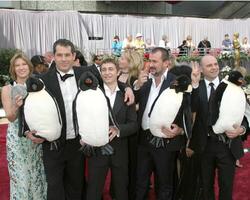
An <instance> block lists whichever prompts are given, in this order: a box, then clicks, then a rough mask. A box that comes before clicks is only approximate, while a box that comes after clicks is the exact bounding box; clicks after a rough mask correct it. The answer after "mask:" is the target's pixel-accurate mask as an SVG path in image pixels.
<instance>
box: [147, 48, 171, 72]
mask: <svg viewBox="0 0 250 200" xmlns="http://www.w3.org/2000/svg"><path fill="white" fill-rule="evenodd" d="M149 60H150V65H149V72H150V73H151V74H152V75H154V76H155V77H159V76H162V75H163V74H164V72H165V71H166V69H167V68H168V65H169V60H165V61H163V60H162V53H161V52H160V51H157V52H155V53H151V54H150V55H149Z"/></svg>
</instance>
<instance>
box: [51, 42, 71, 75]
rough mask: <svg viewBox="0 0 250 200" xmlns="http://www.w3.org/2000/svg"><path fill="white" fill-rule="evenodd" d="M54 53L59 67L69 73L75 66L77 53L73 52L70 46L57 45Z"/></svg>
mask: <svg viewBox="0 0 250 200" xmlns="http://www.w3.org/2000/svg"><path fill="white" fill-rule="evenodd" d="M55 49H56V51H55V55H54V59H55V63H56V67H57V69H59V70H60V71H62V72H64V73H67V72H68V71H69V70H70V69H71V68H72V66H73V64H74V60H75V53H72V50H71V47H70V46H61V45H57V46H56V48H55Z"/></svg>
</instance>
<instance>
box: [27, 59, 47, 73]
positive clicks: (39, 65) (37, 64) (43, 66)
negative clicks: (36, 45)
mask: <svg viewBox="0 0 250 200" xmlns="http://www.w3.org/2000/svg"><path fill="white" fill-rule="evenodd" d="M31 63H32V64H33V66H34V70H33V75H35V76H36V75H39V74H43V73H46V72H47V71H48V65H47V63H46V62H45V58H44V57H43V56H41V55H35V56H33V57H32V58H31Z"/></svg>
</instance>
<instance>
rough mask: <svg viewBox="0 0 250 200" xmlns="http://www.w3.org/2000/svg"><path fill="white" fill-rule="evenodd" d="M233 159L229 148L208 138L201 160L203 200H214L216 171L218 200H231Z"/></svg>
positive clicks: (214, 139)
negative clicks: (216, 175)
mask: <svg viewBox="0 0 250 200" xmlns="http://www.w3.org/2000/svg"><path fill="white" fill-rule="evenodd" d="M235 162H236V160H235V158H234V157H233V155H232V153H231V151H230V149H229V147H228V146H227V145H226V144H224V143H223V142H221V141H219V140H218V139H216V138H214V137H209V138H208V142H207V146H206V148H205V150H204V154H203V155H202V159H201V172H202V182H203V190H204V199H205V200H215V195H214V178H215V171H216V169H217V170H218V184H219V200H232V190H233V181H234V174H235Z"/></svg>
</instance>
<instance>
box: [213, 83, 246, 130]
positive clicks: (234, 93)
mask: <svg viewBox="0 0 250 200" xmlns="http://www.w3.org/2000/svg"><path fill="white" fill-rule="evenodd" d="M245 106H246V97H245V94H244V92H243V90H242V89H241V88H240V87H239V86H236V85H233V84H228V85H227V87H226V89H225V91H224V93H223V96H222V99H221V103H220V109H219V117H218V119H217V121H216V123H215V124H214V126H213V131H214V132H215V133H216V134H220V133H224V132H225V131H230V130H233V129H234V128H233V125H234V124H237V125H241V122H242V120H243V117H244V113H245Z"/></svg>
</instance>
